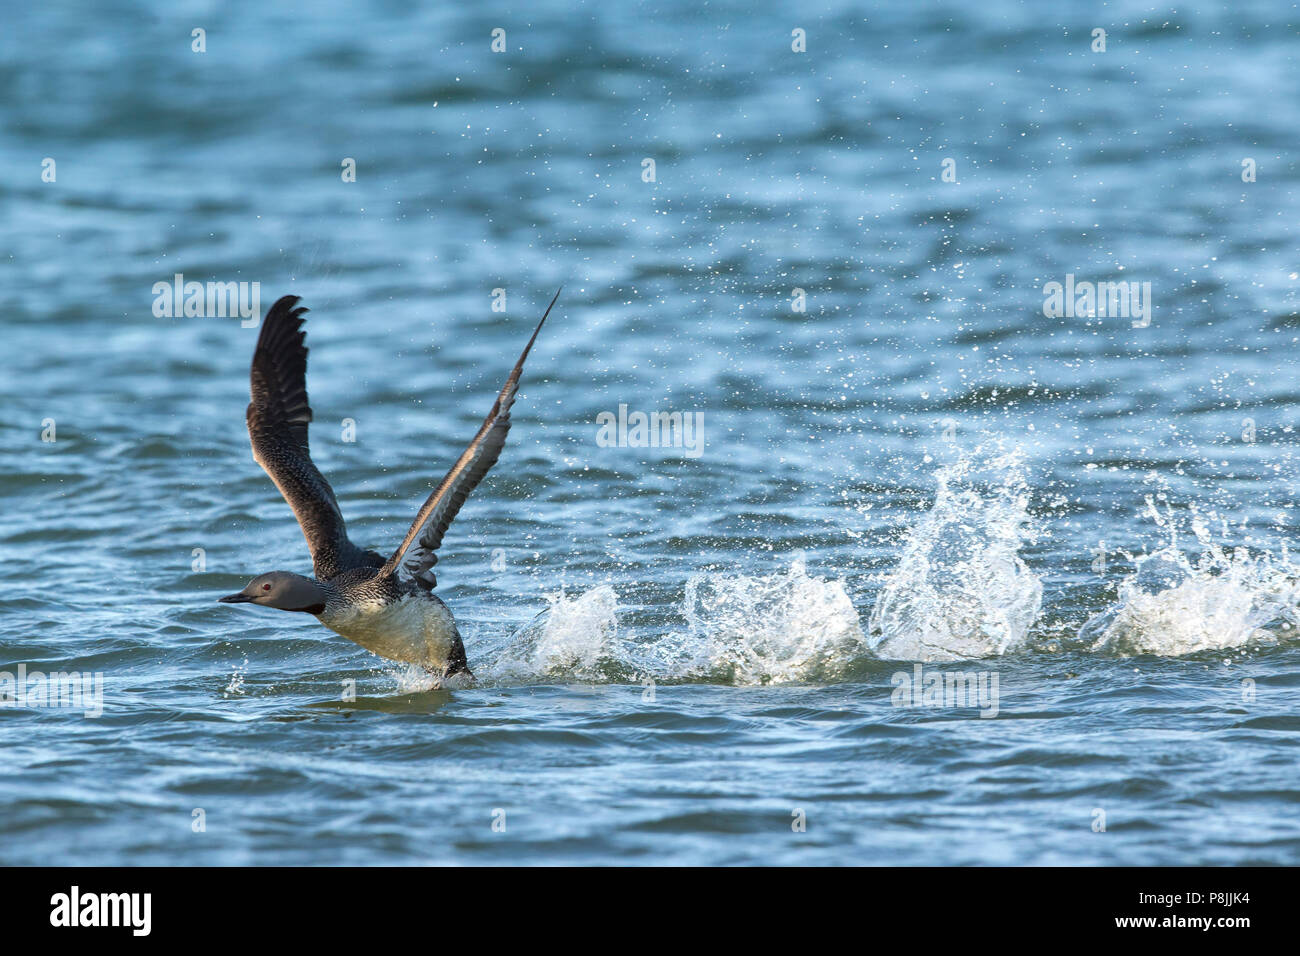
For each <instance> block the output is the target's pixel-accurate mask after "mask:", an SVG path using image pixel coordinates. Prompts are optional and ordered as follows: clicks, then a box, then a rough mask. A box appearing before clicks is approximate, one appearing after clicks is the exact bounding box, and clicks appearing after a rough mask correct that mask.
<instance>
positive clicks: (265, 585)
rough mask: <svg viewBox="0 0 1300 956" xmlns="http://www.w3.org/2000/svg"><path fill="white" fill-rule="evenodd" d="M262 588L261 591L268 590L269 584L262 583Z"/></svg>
mask: <svg viewBox="0 0 1300 956" xmlns="http://www.w3.org/2000/svg"><path fill="white" fill-rule="evenodd" d="M262 590H263V591H269V590H271V585H269V584H263V585H262Z"/></svg>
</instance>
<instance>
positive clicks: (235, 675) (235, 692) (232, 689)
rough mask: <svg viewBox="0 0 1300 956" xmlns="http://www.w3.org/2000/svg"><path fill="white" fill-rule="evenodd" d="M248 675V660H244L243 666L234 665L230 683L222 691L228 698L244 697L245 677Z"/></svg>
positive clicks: (231, 669)
mask: <svg viewBox="0 0 1300 956" xmlns="http://www.w3.org/2000/svg"><path fill="white" fill-rule="evenodd" d="M247 673H248V658H247V657H245V658H244V662H243V663H242V664H232V665H231V667H230V682H229V683H228V684H226V689H225V690H224V691H222V694H223V696H226V697H242V696H243V694H244V675H245V674H247Z"/></svg>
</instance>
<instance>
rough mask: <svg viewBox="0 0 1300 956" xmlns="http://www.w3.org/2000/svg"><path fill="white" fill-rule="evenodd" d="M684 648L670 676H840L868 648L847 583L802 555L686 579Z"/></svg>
mask: <svg viewBox="0 0 1300 956" xmlns="http://www.w3.org/2000/svg"><path fill="white" fill-rule="evenodd" d="M682 616H683V617H684V618H685V619H686V623H687V632H686V635H685V638H684V640H683V641H682V642H680V644H679V647H680V649H681V650H682V651H684V653H682V654H681V655H679V661H678V662H677V663H676V664H675V665H670V666H669V667H668V671H669V674H670V676H672V677H676V678H693V679H699V678H705V679H709V680H714V681H719V682H724V683H732V684H773V683H788V682H804V681H825V680H834V679H836V678H838V677H841V676H843V674H844V672H845V671H846V670H847V669H848V668H849V666H850V665H851V664H852V663H853V662H854V660H856V659H860V658H861V657H862V656H864V655H865V653H866V639H865V638H864V637H863V634H862V627H861V625H860V624H859V621H858V612H857V609H856V608H854V606H853V602H852V601H851V600H850V598H849V595H848V592H847V591H845V589H844V585H843V583H842V582H840V581H836V580H820V579H818V578H814V577H810V576H809V575H808V571H807V568H806V566H805V563H804V561H803V559H802V558H801V557H796V558H795V559H794V560H793V561H792V562H791V564H790V567H789V568H787V569H786V570H785V571H781V572H777V573H775V574H770V575H760V576H753V577H751V576H748V575H734V576H723V575H718V574H716V573H715V574H707V575H705V574H699V575H695V576H693V577H691V578H690V580H688V581H687V583H686V596H685V599H684V601H683V603H682Z"/></svg>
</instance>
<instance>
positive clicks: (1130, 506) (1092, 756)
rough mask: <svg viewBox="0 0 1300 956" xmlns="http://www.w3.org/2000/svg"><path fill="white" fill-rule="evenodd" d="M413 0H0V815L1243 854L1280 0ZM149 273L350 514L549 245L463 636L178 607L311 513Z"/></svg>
mask: <svg viewBox="0 0 1300 956" xmlns="http://www.w3.org/2000/svg"><path fill="white" fill-rule="evenodd" d="M409 6H410V5H406V4H391V3H383V2H379V0H372V2H369V3H362V4H355V3H353V4H342V3H330V2H316V3H312V4H305V5H302V6H301V7H297V8H288V7H280V6H278V5H272V4H259V3H247V2H234V3H224V4H215V3H198V2H196V3H184V2H182V3H177V4H171V5H168V6H167V7H165V8H161V7H160V8H158V9H157V10H156V11H150V10H149V9H147V8H145V7H143V6H140V5H136V4H130V3H113V2H109V3H94V4H90V3H86V4H58V5H39V4H38V5H28V6H26V7H23V8H14V9H12V10H7V11H6V21H7V22H6V23H5V25H4V27H3V29H2V30H0V88H2V89H3V90H4V94H3V96H0V129H3V131H4V135H3V136H0V171H2V173H3V175H0V189H2V190H3V202H0V228H3V230H4V236H5V240H6V241H5V243H4V255H3V256H2V257H0V264H2V265H0V268H3V276H4V281H3V282H0V328H2V329H3V343H4V348H3V356H2V357H0V408H2V409H3V414H2V415H0V435H2V436H3V442H2V443H0V489H2V490H3V496H4V502H5V506H4V508H3V511H2V512H0V554H2V555H3V558H4V560H3V562H0V672H4V673H7V674H13V675H16V674H17V672H18V670H19V668H20V667H22V668H24V669H25V670H26V671H28V672H30V671H40V672H42V673H48V672H54V671H59V672H64V673H76V674H78V675H92V676H93V675H98V676H99V677H101V678H102V681H103V684H102V687H103V698H102V705H103V711H102V714H101V715H99V716H97V717H87V716H86V715H85V711H86V710H87V709H90V708H81V709H78V708H75V707H52V706H30V705H24V706H17V704H18V703H19V701H18V700H17V699H16V698H15V691H13V690H9V691H8V698H9V699H8V700H7V701H0V704H3V706H0V768H2V769H3V772H0V836H2V837H3V839H0V862H3V863H9V864H33V863H99V864H160V863H161V864H286V863H307V864H338V863H358V864H373V863H466V864H473V863H525V864H528V863H623V864H629V863H631V864H670V863H677V864H681V863H744V864H760V863H836V864H844V863H885V864H939V863H972V864H1002V863H1028V864H1097V863H1111V864H1246V863H1276V864H1296V863H1298V862H1300V817H1298V815H1297V813H1296V805H1297V804H1296V801H1297V792H1298V791H1300V761H1297V756H1298V752H1297V745H1298V744H1300V713H1298V712H1297V702H1298V701H1300V642H1298V641H1297V640H1296V639H1295V637H1294V634H1295V628H1296V626H1297V623H1298V622H1300V610H1298V609H1300V565H1298V564H1296V563H1294V562H1293V559H1292V556H1291V551H1292V550H1293V549H1295V547H1296V545H1297V542H1298V541H1300V526H1298V521H1297V515H1296V507H1295V493H1294V489H1295V476H1296V475H1297V473H1298V471H1297V469H1298V467H1300V455H1298V454H1297V436H1296V432H1295V430H1294V425H1295V422H1296V416H1297V408H1298V407H1300V388H1298V387H1297V385H1296V381H1295V379H1296V375H1295V368H1296V357H1297V355H1300V303H1298V298H1300V296H1298V294H1297V293H1298V291H1300V277H1298V276H1297V270H1298V269H1300V262H1298V261H1297V255H1296V248H1297V244H1296V229H1295V224H1296V223H1297V222H1298V221H1300V195H1298V194H1297V184H1298V183H1300V169H1298V167H1297V160H1296V146H1297V137H1296V129H1297V126H1298V125H1300V101H1297V99H1296V97H1295V95H1294V94H1295V89H1296V88H1295V79H1296V77H1297V76H1298V75H1300V71H1297V63H1296V59H1297V50H1298V49H1300V46H1298V44H1297V34H1298V32H1300V30H1298V27H1300V19H1298V18H1297V15H1296V11H1295V9H1294V7H1292V6H1289V5H1286V4H1277V3H1271V2H1263V0H1261V2H1244V3H1234V4H1231V5H1219V6H1217V7H1216V6H1215V5H1203V6H1207V9H1204V10H1196V11H1193V10H1189V9H1184V8H1182V7H1179V8H1177V9H1175V8H1172V7H1167V6H1160V5H1155V6H1153V5H1149V4H1142V3H1117V4H1108V5H1097V6H1093V5H1077V6H1075V5H1070V7H1069V8H1068V9H1058V8H1057V7H1056V6H1053V5H1046V4H1021V3H1014V2H1008V0H991V2H986V3H980V4H957V3H946V4H945V3H918V4H889V5H871V6H868V5H863V4H852V3H834V2H828V3H820V4H818V3H814V4H808V3H797V4H796V3H791V4H777V5H772V4H768V5H763V8H762V10H761V11H760V10H758V9H756V8H754V7H753V5H751V4H743V3H710V4H696V3H689V2H663V3H657V4H645V5H630V4H621V5H610V4H598V3H579V2H558V0H543V2H537V3H532V4H529V5H528V6H527V7H526V8H520V7H519V6H518V5H514V7H513V9H512V5H507V4H500V3H491V2H489V3H483V4H476V5H473V6H472V8H462V7H460V6H452V5H449V4H440V5H436V7H434V8H432V9H427V10H414V9H409V8H408V7H409ZM498 27H499V28H502V29H504V30H505V31H506V33H505V47H506V48H505V51H504V52H502V53H494V52H493V51H492V49H491V44H492V31H493V29H494V28H498ZM1097 27H1100V28H1104V29H1105V30H1106V31H1107V37H1106V50H1105V51H1104V52H1094V51H1093V49H1092V44H1093V39H1092V30H1093V29H1094V28H1097ZM195 28H202V29H204V30H205V31H206V34H205V40H206V52H202V53H198V52H194V51H193V50H192V49H191V45H192V43H193V42H194V40H193V38H192V34H191V31H192V30H194V29H195ZM795 29H802V30H804V31H805V35H806V52H802V53H797V52H794V51H793V50H792V43H794V39H793V38H792V31H793V30H795ZM46 159H52V160H54V167H53V173H54V179H53V181H52V182H47V181H43V179H42V173H43V170H44V169H45V168H46V165H47V164H44V160H46ZM348 159H351V160H354V161H355V168H356V178H355V182H345V181H344V176H343V171H344V170H343V164H344V163H345V161H346V160H348ZM647 159H649V160H653V161H654V177H653V181H650V182H647V181H645V178H643V176H646V175H648V174H647V173H646V170H647V166H646V165H644V164H643V161H644V160H647ZM945 159H951V160H953V163H952V164H950V165H949V167H948V168H950V169H951V170H952V171H953V174H954V175H953V176H949V177H948V178H949V179H955V181H947V180H946V179H945V176H944V172H945V165H944V160H945ZM1247 159H1250V160H1253V164H1254V167H1255V173H1256V175H1255V181H1253V182H1246V181H1243V176H1242V174H1243V171H1244V169H1245V167H1244V166H1243V161H1244V160H1247ZM177 273H181V274H183V275H184V277H185V279H187V280H190V281H198V282H209V281H213V282H246V283H253V282H257V283H259V284H260V285H259V289H260V296H261V309H262V310H263V311H264V310H265V308H266V307H267V306H269V304H270V302H271V301H273V300H274V299H275V298H276V297H278V296H280V295H283V294H288V293H292V294H295V295H299V296H302V297H303V300H304V304H305V305H307V306H309V307H310V308H311V310H312V312H311V314H310V317H309V320H308V334H309V338H308V342H309V345H310V346H311V349H312V352H311V359H310V366H309V375H308V384H309V388H310V391H311V396H312V404H313V407H314V409H315V424H314V425H313V430H312V447H313V453H314V455H315V458H316V460H317V462H318V463H319V464H320V466H321V468H322V470H323V471H324V472H325V474H326V475H327V476H328V477H329V478H330V480H331V481H332V483H333V485H334V488H335V489H336V491H337V492H338V497H339V499H340V501H341V502H342V506H343V510H344V513H345V514H346V515H347V516H348V519H349V529H350V532H351V534H352V537H353V538H354V539H355V540H357V541H358V542H359V543H361V544H363V545H365V546H368V547H374V548H376V549H378V550H380V551H381V552H384V553H385V554H387V553H388V552H389V551H391V550H392V548H394V547H395V546H396V545H397V543H398V542H399V541H400V540H401V537H402V535H403V534H404V533H405V531H406V528H407V524H408V522H409V521H410V519H411V518H412V517H413V516H414V514H415V511H416V509H417V508H418V507H419V504H420V502H421V501H422V500H423V498H424V496H425V494H427V491H428V487H429V485H430V484H431V483H433V482H436V481H437V480H438V478H440V477H441V475H442V474H443V472H444V471H445V469H446V468H447V467H448V466H449V465H450V463H451V462H452V461H453V460H454V459H455V457H456V456H457V455H458V454H459V452H460V450H461V448H462V447H463V446H464V443H465V442H466V440H467V439H468V438H469V437H470V435H472V434H473V432H474V430H475V429H476V428H477V427H478V423H479V421H480V420H481V418H482V416H483V414H484V413H485V412H486V411H487V408H488V406H489V405H490V404H491V400H492V397H493V393H494V392H495V390H496V389H497V388H499V387H500V382H501V380H502V378H503V376H504V374H505V372H506V370H507V369H508V368H509V365H510V363H511V362H513V360H514V357H515V356H516V355H517V354H518V351H519V349H520V348H521V346H522V344H523V342H524V341H525V340H526V337H527V335H528V333H529V332H530V331H531V329H532V326H533V324H534V323H535V321H536V318H537V317H538V315H539V314H540V311H541V309H542V308H543V307H544V305H545V303H546V302H547V301H548V300H549V298H550V295H551V294H552V293H553V291H554V290H555V289H556V288H557V287H559V286H560V285H561V284H564V287H565V291H564V294H563V296H562V298H561V301H560V305H559V306H557V308H556V312H555V313H554V314H553V316H552V319H551V321H550V323H549V324H548V326H547V328H546V329H545V331H544V333H543V336H542V338H541V339H540V340H539V343H538V346H537V348H536V350H535V351H534V353H533V356H532V358H531V359H530V364H529V367H528V369H527V371H526V373H525V379H524V386H523V389H522V392H521V396H520V399H519V401H518V403H517V404H516V406H515V409H514V415H513V417H514V428H513V431H512V432H511V435H510V440H509V443H508V445H507V448H506V451H505V454H504V455H503V458H502V460H501V463H500V465H499V466H498V467H497V469H496V470H495V471H494V472H493V473H492V474H491V475H490V476H489V478H488V479H487V480H486V481H485V482H484V484H483V485H482V486H480V488H479V489H478V490H477V492H476V493H475V494H474V495H473V497H472V498H471V500H470V502H469V503H468V504H467V505H466V507H465V509H464V511H463V512H462V514H461V517H460V518H459V519H458V521H457V522H456V524H455V525H454V526H453V527H452V530H451V532H450V533H449V535H448V537H447V540H446V542H445V544H444V546H443V549H442V551H441V561H440V563H439V565H438V577H439V589H438V593H439V594H440V595H441V596H442V597H443V598H444V599H445V600H446V601H447V603H448V604H449V605H450V606H451V608H452V609H453V611H454V613H455V614H456V616H457V619H458V620H459V621H460V624H461V629H462V631H463V633H464V634H465V637H466V645H467V649H468V653H469V658H470V663H471V666H472V667H473V668H474V669H475V671H476V672H477V673H478V675H479V677H480V684H479V686H478V687H476V688H474V689H470V690H458V691H451V692H447V691H442V690H435V689H430V688H429V685H428V682H427V681H425V680H423V677H422V675H420V674H418V673H413V672H412V671H410V670H409V669H407V668H405V667H403V666H401V665H394V664H390V663H388V662H385V661H383V660H380V659H378V658H376V657H374V656H372V655H370V654H369V653H367V652H366V651H364V650H362V649H361V648H359V647H357V646H355V645H353V644H350V643H348V642H347V641H346V640H344V639H343V638H341V637H338V636H337V635H335V634H333V633H331V632H330V631H328V630H326V629H324V628H323V627H321V626H320V625H319V624H317V623H316V622H315V621H314V620H313V619H311V618H310V617H308V616H306V615H301V616H290V615H286V614H281V613H279V612H275V611H271V610H267V609H259V608H248V607H233V608H232V607H230V606H225V605H219V604H217V603H216V600H215V599H216V597H218V596H219V595H221V594H225V593H228V592H230V591H233V590H236V589H238V588H239V587H242V585H243V584H244V582H245V581H246V580H247V579H248V578H249V577H251V576H252V575H254V574H256V573H259V572H262V571H266V570H271V569H275V568H285V569H293V570H298V571H307V570H309V567H310V565H309V561H308V556H307V553H306V549H305V546H304V542H303V539H302V536H301V534H300V533H299V531H298V529H297V528H296V526H295V524H294V521H293V518H292V515H291V514H290V512H289V510H288V508H287V506H286V505H285V504H284V502H283V501H282V500H281V498H280V497H279V495H278V494H277V492H276V489H275V487H274V486H273V485H272V484H271V482H270V481H269V480H268V479H267V477H266V476H265V475H264V474H263V473H262V472H261V470H260V469H259V468H258V467H257V466H256V464H255V463H254V462H253V461H252V459H251V456H250V452H249V447H248V439H247V435H246V433H245V429H244V420H243V412H244V406H245V403H246V402H247V394H248V393H247V389H248V381H247V373H248V363H249V359H250V357H251V354H252V348H253V343H254V342H255V338H256V329H255V328H246V327H243V325H242V324H241V322H240V320H239V319H237V318H228V317H216V316H207V317H188V318H187V317H180V318H169V317H159V316H157V315H155V312H154V302H155V293H154V291H153V289H154V285H155V283H158V282H170V281H171V280H172V277H173V276H174V275H175V274H177ZM1067 276H1074V277H1075V278H1076V279H1078V280H1088V281H1093V282H1117V281H1129V280H1132V281H1135V282H1137V283H1139V284H1141V283H1150V290H1151V292H1150V296H1151V298H1150V302H1151V304H1152V310H1151V312H1150V314H1149V323H1146V324H1143V323H1141V322H1139V323H1138V324H1137V325H1135V323H1134V321H1133V320H1130V318H1129V317H1123V316H1115V315H1099V314H1083V315H1068V316H1065V315H1062V316H1055V317H1049V316H1048V315H1046V314H1045V311H1050V310H1045V308H1044V302H1045V292H1044V288H1045V286H1046V285H1047V284H1048V283H1051V282H1061V283H1064V282H1066V277H1067ZM496 289H503V290H505V293H504V294H505V298H504V306H505V307H504V311H496V310H494V308H493V304H494V302H500V301H501V299H500V294H495V295H494V292H493V290H496ZM796 290H802V304H803V311H796V308H795V303H796V301H797V300H798V299H799V293H797V292H796ZM620 405H626V406H628V409H629V410H631V411H641V412H646V413H649V412H655V411H665V412H681V413H685V414H690V415H697V414H698V415H699V416H700V418H699V422H700V423H701V429H702V436H703V439H704V444H703V446H702V447H701V448H700V449H699V454H698V455H695V454H693V453H690V449H688V448H683V447H676V448H672V447H670V448H655V447H608V446H607V445H606V443H603V442H600V441H598V436H599V431H600V428H599V426H598V424H597V418H598V416H600V415H601V413H602V412H611V413H614V414H617V413H618V410H619V406H620ZM348 439H352V440H348ZM918 663H919V664H920V665H921V670H920V671H919V672H918V671H916V670H915V666H916V665H917V664H918ZM4 673H0V696H2V695H3V694H4V693H5V692H6V685H5V681H4ZM918 673H919V674H920V676H921V681H922V686H924V683H925V681H927V680H930V679H932V678H933V679H937V680H939V681H941V682H942V681H944V680H949V681H950V682H952V681H956V679H957V677H956V675H958V674H969V675H971V677H972V680H978V681H979V684H978V686H979V687H982V688H983V689H984V691H985V693H986V696H985V698H983V699H982V700H980V699H975V700H972V699H970V698H966V699H963V698H960V697H952V698H944V697H942V695H941V696H940V699H939V700H937V701H935V700H933V699H930V700H927V699H926V697H925V695H924V693H923V692H922V690H921V689H917V690H916V693H915V694H913V693H912V692H911V691H910V690H909V687H910V684H909V683H908V682H910V681H911V680H913V679H914V678H915V677H916V676H917V674H918ZM995 680H996V685H994V683H993V682H994V681H995ZM972 686H975V685H974V684H972ZM994 686H996V695H995V696H988V695H992V694H993V688H994ZM11 687H16V684H11ZM353 689H355V695H353V693H352V691H353ZM353 696H355V699H351V698H352V697H353ZM38 702H39V701H38ZM30 703H31V701H30V699H28V701H27V704H30ZM982 713H984V714H986V715H987V716H981V714H982Z"/></svg>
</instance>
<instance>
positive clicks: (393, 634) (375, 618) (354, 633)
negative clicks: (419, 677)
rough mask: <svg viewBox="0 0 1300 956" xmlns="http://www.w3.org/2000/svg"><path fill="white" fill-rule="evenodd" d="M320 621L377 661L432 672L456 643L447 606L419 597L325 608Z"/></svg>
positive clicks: (376, 600) (456, 637)
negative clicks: (412, 666) (374, 656)
mask: <svg viewBox="0 0 1300 956" xmlns="http://www.w3.org/2000/svg"><path fill="white" fill-rule="evenodd" d="M319 617H320V622H321V623H322V624H324V625H325V626H326V627H328V628H329V629H330V630H331V631H334V632H336V633H338V634H342V635H343V636H344V637H346V638H347V639H348V640H350V641H354V642H355V643H357V644H360V645H361V646H362V647H364V648H365V649H366V650H368V651H371V652H373V653H375V654H378V655H379V656H380V657H387V658H389V659H390V660H395V661H407V662H409V663H412V664H419V665H420V666H422V667H427V668H429V669H432V670H438V669H441V668H442V667H443V665H444V664H446V662H447V657H448V655H449V654H450V653H451V651H452V648H453V647H454V646H455V643H456V641H457V640H458V639H459V635H458V634H457V632H456V622H455V620H454V619H453V618H452V616H451V612H450V611H448V610H447V607H446V605H444V604H443V603H442V602H441V601H437V600H433V599H431V598H429V597H425V596H424V595H419V594H417V595H407V596H404V597H401V598H399V599H398V600H396V601H384V600H379V599H373V600H361V601H357V602H356V603H351V604H348V605H346V606H344V607H340V608H335V607H327V608H326V610H325V612H324V613H323V614H321V615H320V616H319Z"/></svg>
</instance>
